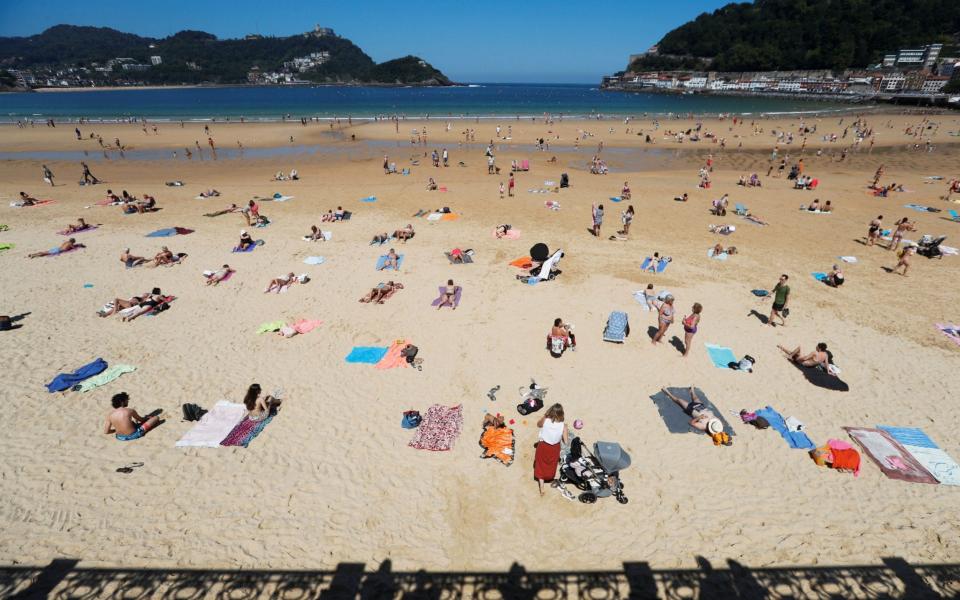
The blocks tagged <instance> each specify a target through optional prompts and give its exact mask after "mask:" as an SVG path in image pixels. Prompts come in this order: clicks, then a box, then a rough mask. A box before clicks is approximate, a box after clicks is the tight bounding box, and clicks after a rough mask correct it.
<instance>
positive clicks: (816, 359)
mask: <svg viewBox="0 0 960 600" xmlns="http://www.w3.org/2000/svg"><path fill="white" fill-rule="evenodd" d="M777 348H780V350H782V351H783V353H784V354H786V355H787V359H788V360H790V361H791V362H793V363H796V364H798V365H800V366H802V367H821V368H822V369H823V370H824V371H827V372H830V370H831V369H830V365H831V364H832V362H833V357H832V356H831V355H830V352H828V351H827V345H826V344H824V343H823V342H820V343H819V344H817V349H816V350H814V351H813V352H811V353H810V354H802V353H801V351H800V346H797V347H796V348H794V349H793V350H787V349H786V348H785V347H783V346H777Z"/></svg>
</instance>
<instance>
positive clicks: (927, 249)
mask: <svg viewBox="0 0 960 600" xmlns="http://www.w3.org/2000/svg"><path fill="white" fill-rule="evenodd" d="M945 239H947V236H945V235H941V236H939V237H937V238H934V237H933V236H929V235H925V236H923V237H922V238H921V239H920V241H919V242H918V243H917V254H919V255H920V256H926V257H927V258H943V252H941V251H940V244H942V243H943V241H944V240H945Z"/></svg>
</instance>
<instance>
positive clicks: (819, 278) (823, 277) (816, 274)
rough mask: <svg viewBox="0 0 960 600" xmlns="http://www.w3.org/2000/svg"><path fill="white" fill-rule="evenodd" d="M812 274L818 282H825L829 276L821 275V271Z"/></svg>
mask: <svg viewBox="0 0 960 600" xmlns="http://www.w3.org/2000/svg"><path fill="white" fill-rule="evenodd" d="M810 274H811V275H813V278H814V279H816V280H817V281H823V280H825V279H826V278H827V274H826V273H820V272H819V271H818V272H814V273H810Z"/></svg>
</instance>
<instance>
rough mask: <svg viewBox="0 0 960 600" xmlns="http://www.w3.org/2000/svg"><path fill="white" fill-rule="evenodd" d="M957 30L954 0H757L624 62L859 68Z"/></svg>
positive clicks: (638, 65)
mask: <svg viewBox="0 0 960 600" xmlns="http://www.w3.org/2000/svg"><path fill="white" fill-rule="evenodd" d="M958 32H960V0H756V2H753V3H736V4H728V5H726V6H724V7H722V8H719V9H717V10H715V11H714V12H712V13H703V14H701V15H700V16H699V17H697V18H696V19H694V20H693V21H690V22H688V23H686V24H684V25H681V26H680V27H678V28H676V29H674V30H673V31H671V32H669V33H667V34H666V35H665V36H664V37H663V39H662V40H660V43H659V44H658V50H659V52H658V55H649V56H646V57H641V58H640V59H638V60H637V61H634V64H631V65H630V67H629V68H630V70H644V69H668V68H694V65H697V66H701V67H702V66H704V65H705V64H706V62H709V63H710V64H709V67H710V69H711V70H716V71H767V70H774V69H782V70H789V69H846V68H862V67H866V66H867V65H868V64H870V63H876V62H879V60H880V59H881V58H882V56H883V54H884V53H885V52H890V51H896V50H897V49H898V48H906V47H911V46H918V45H923V44H929V43H932V42H945V43H950V42H952V41H953V40H954V39H955V37H956V36H957V35H958ZM694 57H696V58H706V59H712V60H711V61H699V63H698V61H694V60H692V59H693V58H694Z"/></svg>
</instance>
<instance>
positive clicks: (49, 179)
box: [43, 165, 54, 187]
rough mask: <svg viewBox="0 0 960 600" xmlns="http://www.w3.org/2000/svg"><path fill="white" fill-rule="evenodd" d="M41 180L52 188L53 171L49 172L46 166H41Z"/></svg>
mask: <svg viewBox="0 0 960 600" xmlns="http://www.w3.org/2000/svg"><path fill="white" fill-rule="evenodd" d="M43 180H44V181H46V182H47V183H49V184H50V187H53V185H54V184H53V171H51V170H50V169H49V168H48V167H47V165H43Z"/></svg>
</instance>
